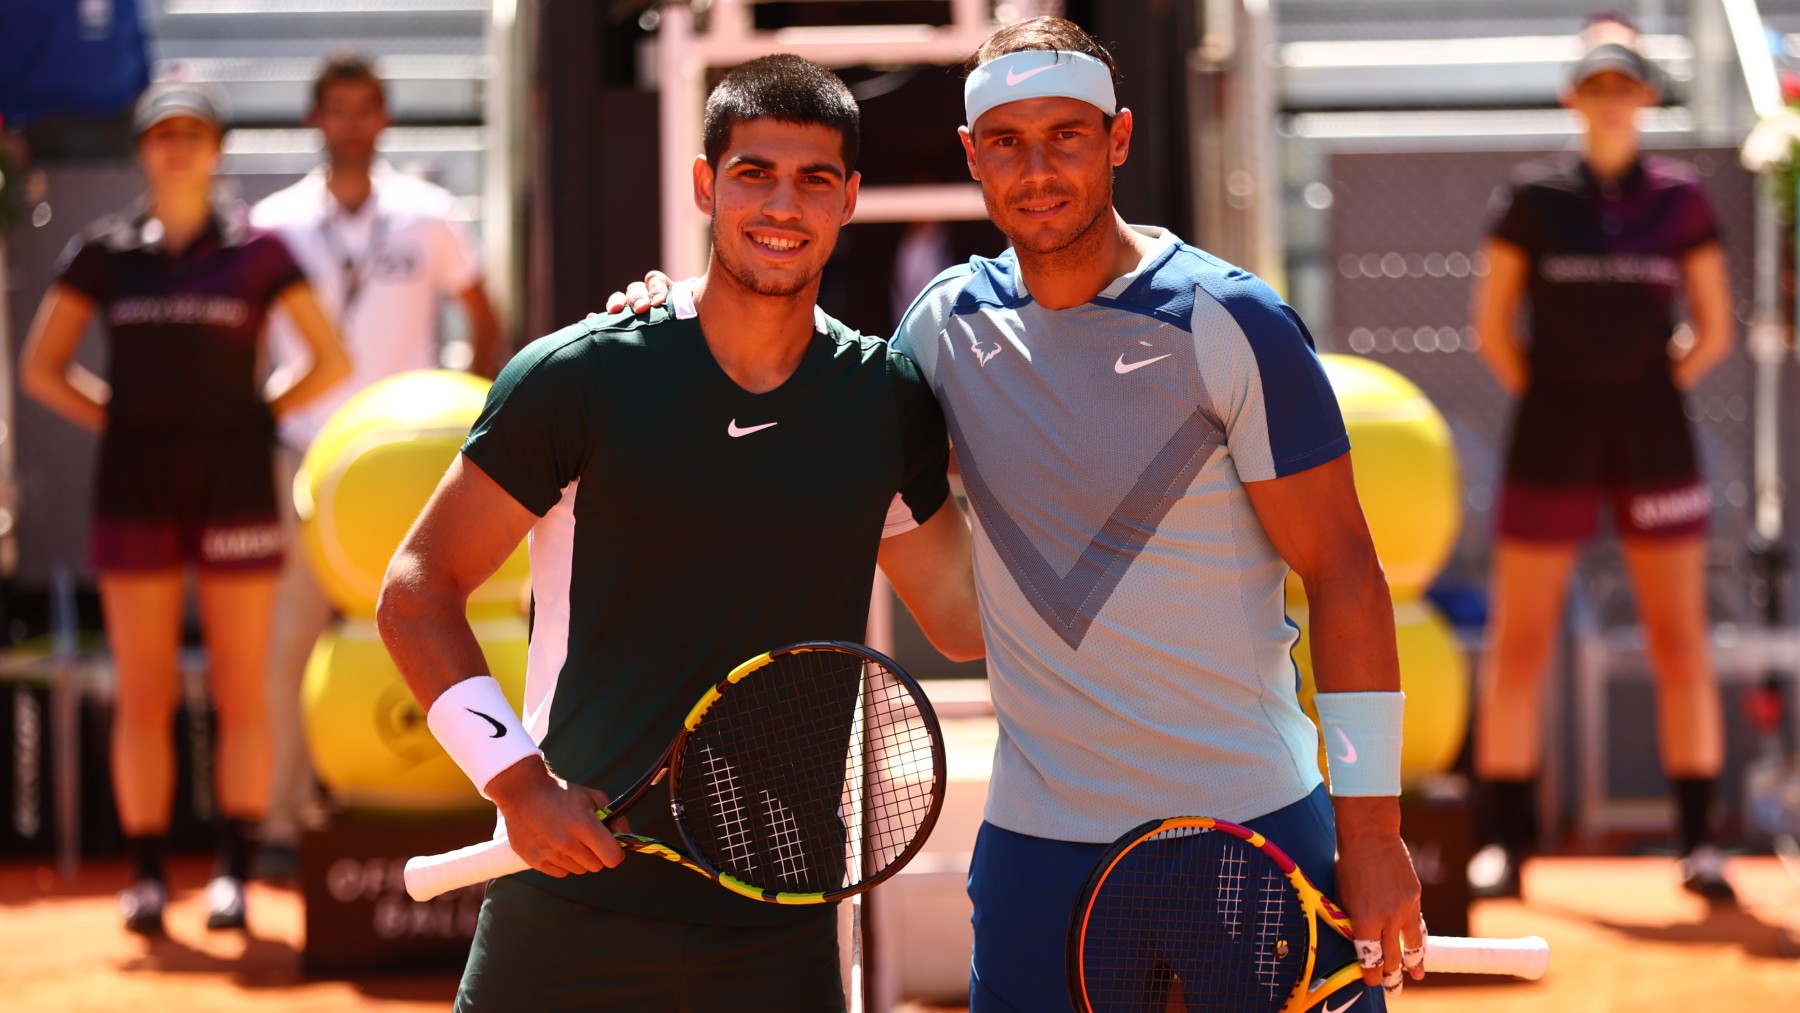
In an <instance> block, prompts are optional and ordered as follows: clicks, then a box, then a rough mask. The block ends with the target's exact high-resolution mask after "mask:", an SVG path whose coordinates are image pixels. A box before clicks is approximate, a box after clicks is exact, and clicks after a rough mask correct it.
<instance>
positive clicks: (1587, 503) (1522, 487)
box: [1496, 478, 1712, 542]
mask: <svg viewBox="0 0 1800 1013" xmlns="http://www.w3.org/2000/svg"><path fill="white" fill-rule="evenodd" d="M1602 502H1610V504H1611V506H1612V515H1613V524H1614V526H1615V527H1616V528H1617V529H1618V532H1619V536H1620V537H1622V538H1683V537H1694V536H1698V535H1702V534H1705V533H1706V520H1707V516H1708V514H1709V513H1710V512H1711V507H1712V500H1711V497H1710V496H1709V494H1708V493H1707V491H1706V483H1705V482H1703V481H1701V480H1699V479H1697V478H1696V479H1689V480H1688V481H1685V482H1680V483H1664V484H1658V485H1649V486H1638V487H1636V488H1622V487H1607V486H1598V485H1595V486H1585V487H1582V486H1577V487H1569V488H1563V487H1556V486H1539V485H1528V484H1525V483H1521V482H1518V481H1515V480H1510V479H1509V480H1508V481H1507V483H1506V485H1505V486H1504V487H1503V488H1502V489H1501V491H1500V504H1499V507H1500V508H1499V511H1498V513H1499V516H1498V518H1497V520H1496V530H1497V531H1498V532H1499V533H1500V535H1501V536H1502V537H1506V538H1517V539H1521V540H1524V541H1534V542H1584V541H1587V540H1588V539H1590V538H1592V537H1593V536H1594V534H1595V533H1596V532H1597V531H1598V530H1599V526H1600V507H1601V504H1602Z"/></svg>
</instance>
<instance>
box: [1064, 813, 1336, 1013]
mask: <svg viewBox="0 0 1800 1013" xmlns="http://www.w3.org/2000/svg"><path fill="white" fill-rule="evenodd" d="M1086 912H1087V914H1086V919H1085V922H1084V923H1083V926H1082V929H1081V934H1080V937H1079V946H1080V953H1081V968H1080V971H1081V974H1080V976H1081V987H1082V989H1083V991H1084V992H1085V997H1086V1000H1087V1003H1088V1008H1090V1009H1093V1010H1095V1011H1097V1013H1126V1011H1131V1013H1139V1011H1142V1013H1150V1011H1156V1013H1162V1011H1164V1010H1170V1009H1176V1010H1215V1009H1229V1010H1276V1009H1279V1008H1280V1007H1281V1005H1282V1003H1283V1002H1284V1001H1285V1000H1286V999H1287V997H1288V995H1289V994H1290V993H1291V992H1292V991H1293V988H1294V985H1295V984H1296V983H1297V981H1298V980H1299V977H1300V975H1301V973H1302V971H1303V969H1304V966H1305V963H1304V962H1305V956H1306V948H1307V932H1306V928H1307V926H1306V915H1305V911H1304V909H1303V908H1302V906H1301V904H1300V901H1299V898H1298V896H1297V895H1296V894H1295V893H1294V891H1293V889H1292V885H1291V884H1290V883H1289V881H1288V879H1287V876H1286V874H1285V872H1284V870H1282V869H1281V868H1280V866H1278V865H1277V864H1276V863H1275V862H1274V860H1273V859H1271V858H1270V857H1269V856H1268V855H1266V854H1264V853H1263V852H1262V851H1261V850H1260V849H1258V848H1256V847H1254V846H1252V845H1250V844H1249V843H1248V842H1246V841H1244V840H1242V839H1240V838H1238V837H1235V836H1233V835H1230V834H1227V833H1223V832H1220V831H1216V830H1208V829H1202V828H1199V827H1194V826H1181V827H1175V828H1171V829H1168V830H1164V831H1159V832H1158V833H1156V834H1153V835H1151V836H1149V837H1147V838H1143V839H1141V840H1140V841H1138V842H1137V843H1136V844H1134V845H1133V846H1132V847H1130V848H1129V849H1128V850H1127V851H1126V852H1125V853H1124V854H1123V855H1122V856H1120V857H1119V859H1118V860H1117V861H1116V862H1115V863H1113V865H1112V867H1111V869H1110V871H1108V872H1107V873H1106V874H1105V875H1104V876H1103V877H1101V878H1100V879H1099V880H1098V882H1097V883H1095V884H1094V885H1093V887H1092V891H1091V895H1090V898H1089V900H1088V903H1087V905H1086Z"/></svg>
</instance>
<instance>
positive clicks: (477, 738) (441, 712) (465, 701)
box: [425, 675, 544, 798]
mask: <svg viewBox="0 0 1800 1013" xmlns="http://www.w3.org/2000/svg"><path fill="white" fill-rule="evenodd" d="M425 726H426V727H428V728H430V729H431V734H432V735H434V736H436V737H437V740H438V742H440V743H442V744H443V746H444V752H446V753H449V754H450V758H451V759H452V760H455V761H456V765H457V766H458V767H461V768H462V772H463V773H464V774H467V775H469V780H471V781H473V782H475V788H476V790H477V791H479V792H481V797H482V798H486V797H487V784H488V782H489V781H491V780H493V779H494V775H495V774H498V773H500V772H501V771H502V770H505V769H506V768H508V767H510V766H512V765H513V764H515V763H518V762H519V761H520V760H523V759H524V758H525V757H527V756H542V755H544V751H543V750H541V749H539V748H537V744H536V743H534V742H532V741H531V736H529V735H527V734H525V726H523V725H521V724H519V716H518V715H517V714H515V713H513V708H512V704H510V703H507V702H506V694H505V693H503V692H501V690H500V682H499V680H497V679H495V678H494V677H493V676H491V675H477V676H472V677H470V678H467V679H464V680H463V681H461V682H459V683H457V684H456V685H454V686H451V687H450V688H449V689H447V690H444V692H443V693H442V694H440V695H439V696H438V698H437V700H435V701H433V703H432V705H431V710H430V711H428V712H427V713H426V715H425Z"/></svg>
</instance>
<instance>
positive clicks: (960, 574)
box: [879, 497, 987, 661]
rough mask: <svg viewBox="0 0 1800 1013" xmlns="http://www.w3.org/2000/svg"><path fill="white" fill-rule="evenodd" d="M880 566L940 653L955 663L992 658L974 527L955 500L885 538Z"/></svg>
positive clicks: (949, 500)
mask: <svg viewBox="0 0 1800 1013" xmlns="http://www.w3.org/2000/svg"><path fill="white" fill-rule="evenodd" d="M879 562H880V565H881V572H882V573H884V574H886V575H887V579H888V582H889V583H891V584H893V585H894V590H895V591H896V592H898V593H899V595H900V600H901V601H903V602H905V603H906V608H907V610H908V611H910V612H911V613H912V614H913V618H914V619H916V620H918V622H919V628H920V629H921V630H922V631H924V633H925V636H926V639H928V640H930V641H931V646H933V647H935V648H937V649H938V652H939V653H941V654H943V656H944V657H946V658H949V659H950V660H951V661H974V660H975V659H977V658H980V657H983V656H984V655H985V654H986V653H987V647H986V645H985V644H984V643H983V642H982V639H981V608H980V605H979V603H978V602H977V600H976V596H975V571H974V561H973V559H972V557H971V554H970V539H969V522H968V520H967V519H966V518H965V517H964V516H963V512H962V507H960V506H959V505H957V502H956V499H955V498H954V497H950V498H947V499H945V500H944V505H943V506H941V507H939V508H938V510H937V512H936V513H934V514H932V515H931V517H930V518H929V519H927V520H926V521H925V523H923V524H921V525H919V526H918V527H916V528H913V529H912V530H911V531H907V532H904V533H902V534H898V535H894V536H892V537H890V538H884V539H882V542H881V554H880V557H879Z"/></svg>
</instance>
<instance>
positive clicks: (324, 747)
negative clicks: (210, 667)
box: [300, 616, 526, 810]
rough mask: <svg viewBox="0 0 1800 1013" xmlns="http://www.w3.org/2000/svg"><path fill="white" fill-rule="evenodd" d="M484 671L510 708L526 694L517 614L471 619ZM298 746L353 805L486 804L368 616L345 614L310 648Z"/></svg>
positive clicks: (521, 624)
mask: <svg viewBox="0 0 1800 1013" xmlns="http://www.w3.org/2000/svg"><path fill="white" fill-rule="evenodd" d="M471 625H472V626H473V627H474V629H475V636H476V639H477V640H479V641H480V642H481V653H482V654H483V655H484V656H485V657H486V658H487V663H488V666H489V671H490V672H492V673H493V676H494V678H495V679H498V680H499V681H500V685H501V687H502V688H503V689H504V690H505V691H506V698H507V700H508V701H510V702H511V703H512V705H513V707H514V709H518V708H520V706H521V703H522V701H523V699H524V696H525V646H526V627H525V620H524V619H522V618H519V617H517V616H511V617H506V618H497V619H477V620H473V621H472V622H471ZM300 701H301V707H302V714H303V716H304V718H305V726H306V746H307V749H308V750H309V751H311V753H312V759H313V768H314V769H315V770H316V771H318V774H319V780H320V781H321V782H322V783H323V784H324V785H325V786H326V787H327V788H328V789H330V791H331V795H332V797H333V798H334V799H335V800H337V801H339V802H342V803H343V804H344V805H346V806H350V807H352V808H360V809H407V810H454V809H470V808H479V807H481V806H483V805H485V804H486V803H484V802H483V801H482V798H481V795H480V794H479V793H477V792H476V791H475V786H474V785H472V784H470V783H469V779H468V778H467V777H466V776H464V775H463V772H462V769H461V768H459V767H458V766H457V765H456V761H454V760H452V759H450V756H449V754H447V753H445V752H444V747H442V746H440V745H438V741H437V739H435V738H433V737H432V734H431V729H430V728H428V727H426V725H425V709H424V708H423V707H421V706H419V701H418V700H417V699H416V698H414V697H413V694H412V690H410V689H408V688H407V685H406V682H405V681H404V680H402V679H401V678H400V672H399V670H398V669H396V668H395V667H394V662H393V660H392V659H390V658H389V657H388V653H387V649H386V648H385V647H383V646H382V644H381V637H380V636H379V635H377V633H376V631H375V624H374V623H373V622H371V621H369V620H366V619H344V620H340V621H339V622H338V623H337V624H336V625H334V626H332V627H331V628H330V629H328V630H326V631H325V632H324V634H322V635H321V636H320V637H319V641H318V643H317V644H315V645H314V646H313V652H312V656H311V657H310V658H309V659H308V660H307V663H306V675H305V678H304V680H303V681H302V682H301V686H300Z"/></svg>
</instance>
